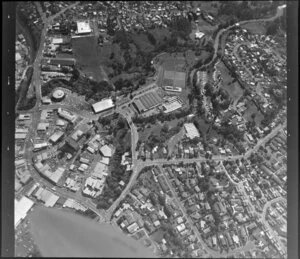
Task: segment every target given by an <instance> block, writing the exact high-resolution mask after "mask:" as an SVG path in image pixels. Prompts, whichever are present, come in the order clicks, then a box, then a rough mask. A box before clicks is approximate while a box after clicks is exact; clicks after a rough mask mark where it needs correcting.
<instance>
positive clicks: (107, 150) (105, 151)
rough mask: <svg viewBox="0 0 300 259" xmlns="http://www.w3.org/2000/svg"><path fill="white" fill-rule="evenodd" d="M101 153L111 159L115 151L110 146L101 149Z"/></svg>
mask: <svg viewBox="0 0 300 259" xmlns="http://www.w3.org/2000/svg"><path fill="white" fill-rule="evenodd" d="M100 151H101V153H102V154H103V156H106V157H111V156H112V154H113V150H112V148H111V147H110V146H108V145H104V146H102V147H101V148H100Z"/></svg>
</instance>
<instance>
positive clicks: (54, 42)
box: [52, 38, 64, 44]
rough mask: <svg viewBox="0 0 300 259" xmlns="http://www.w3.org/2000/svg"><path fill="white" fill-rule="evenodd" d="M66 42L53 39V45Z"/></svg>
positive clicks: (60, 39) (61, 39)
mask: <svg viewBox="0 0 300 259" xmlns="http://www.w3.org/2000/svg"><path fill="white" fill-rule="evenodd" d="M63 42H64V39H63V38H53V39H52V44H61V43H63Z"/></svg>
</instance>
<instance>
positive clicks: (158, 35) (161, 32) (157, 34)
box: [149, 28, 171, 44]
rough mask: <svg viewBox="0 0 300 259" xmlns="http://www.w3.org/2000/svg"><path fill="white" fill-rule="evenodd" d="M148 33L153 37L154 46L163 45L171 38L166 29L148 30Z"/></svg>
mask: <svg viewBox="0 0 300 259" xmlns="http://www.w3.org/2000/svg"><path fill="white" fill-rule="evenodd" d="M149 32H150V33H151V34H152V35H153V36H154V38H155V40H156V44H161V43H164V42H165V40H168V39H169V38H170V37H171V33H170V31H169V30H168V29H167V28H155V29H151V30H149Z"/></svg>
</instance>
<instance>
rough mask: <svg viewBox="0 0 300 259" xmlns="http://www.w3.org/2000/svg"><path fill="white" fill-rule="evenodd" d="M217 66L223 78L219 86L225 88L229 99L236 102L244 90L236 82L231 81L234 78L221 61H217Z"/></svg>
mask: <svg viewBox="0 0 300 259" xmlns="http://www.w3.org/2000/svg"><path fill="white" fill-rule="evenodd" d="M217 68H218V70H219V71H220V72H221V75H222V79H223V82H222V83H221V88H223V89H224V90H226V91H227V92H228V94H229V95H230V97H231V99H232V100H234V101H235V102H236V101H237V100H238V99H239V98H240V97H242V96H243V93H244V90H243V89H242V87H241V86H240V85H239V83H238V82H234V83H232V81H233V79H234V78H233V77H232V76H231V75H230V74H229V71H228V69H227V67H226V66H225V65H224V63H223V62H220V63H218V65H217Z"/></svg>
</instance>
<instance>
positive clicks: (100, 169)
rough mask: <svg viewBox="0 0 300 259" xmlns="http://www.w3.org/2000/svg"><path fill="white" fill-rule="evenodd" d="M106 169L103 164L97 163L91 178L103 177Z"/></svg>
mask: <svg viewBox="0 0 300 259" xmlns="http://www.w3.org/2000/svg"><path fill="white" fill-rule="evenodd" d="M107 169H108V167H107V166H106V165H105V164H103V163H97V164H96V166H95V168H94V170H93V173H92V176H94V177H96V178H102V177H103V173H105V172H107Z"/></svg>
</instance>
